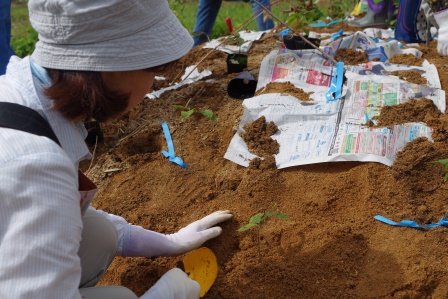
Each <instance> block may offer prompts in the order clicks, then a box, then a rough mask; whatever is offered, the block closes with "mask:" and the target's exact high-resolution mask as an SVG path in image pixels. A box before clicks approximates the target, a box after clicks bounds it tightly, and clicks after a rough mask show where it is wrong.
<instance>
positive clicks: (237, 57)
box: [226, 54, 247, 74]
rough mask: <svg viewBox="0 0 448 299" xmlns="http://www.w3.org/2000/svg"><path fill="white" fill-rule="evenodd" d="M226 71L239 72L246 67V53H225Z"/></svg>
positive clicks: (230, 72)
mask: <svg viewBox="0 0 448 299" xmlns="http://www.w3.org/2000/svg"><path fill="white" fill-rule="evenodd" d="M226 61H227V73H228V74H232V73H241V72H242V71H243V70H244V69H245V68H246V67H247V55H246V54H229V55H227V60H226Z"/></svg>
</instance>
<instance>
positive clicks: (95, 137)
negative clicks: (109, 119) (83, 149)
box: [84, 120, 104, 146]
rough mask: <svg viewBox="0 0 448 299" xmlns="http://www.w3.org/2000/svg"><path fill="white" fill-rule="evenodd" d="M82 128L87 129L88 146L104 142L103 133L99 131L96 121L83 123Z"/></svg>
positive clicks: (99, 127)
mask: <svg viewBox="0 0 448 299" xmlns="http://www.w3.org/2000/svg"><path fill="white" fill-rule="evenodd" d="M84 126H85V127H86V129H87V133H88V135H87V137H86V139H85V141H86V143H87V144H88V145H90V146H93V145H95V144H96V143H100V142H102V141H103V140H104V135H103V131H101V126H100V123H99V122H98V121H96V120H92V121H86V122H84Z"/></svg>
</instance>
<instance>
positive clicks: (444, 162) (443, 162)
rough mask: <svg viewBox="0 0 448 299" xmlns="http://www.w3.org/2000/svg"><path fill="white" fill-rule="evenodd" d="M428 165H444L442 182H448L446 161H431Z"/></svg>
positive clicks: (447, 161) (447, 164) (447, 163)
mask: <svg viewBox="0 0 448 299" xmlns="http://www.w3.org/2000/svg"><path fill="white" fill-rule="evenodd" d="M430 163H433V164H442V165H444V170H445V176H444V178H443V180H444V181H445V182H446V181H447V180H448V159H442V160H438V161H432V162H430Z"/></svg>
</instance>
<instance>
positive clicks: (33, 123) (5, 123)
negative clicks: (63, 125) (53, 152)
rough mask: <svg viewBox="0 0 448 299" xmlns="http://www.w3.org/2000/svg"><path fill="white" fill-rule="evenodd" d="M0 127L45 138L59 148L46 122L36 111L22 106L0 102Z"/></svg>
mask: <svg viewBox="0 0 448 299" xmlns="http://www.w3.org/2000/svg"><path fill="white" fill-rule="evenodd" d="M0 127H3V128H9V129H15V130H19V131H24V132H28V133H31V134H35V135H38V136H45V137H48V138H50V139H51V140H53V141H54V142H56V143H57V144H58V145H59V146H61V144H60V143H59V140H58V138H57V137H56V134H55V133H54V131H53V129H52V128H51V126H50V124H49V123H48V121H46V120H45V119H44V118H43V117H42V116H41V115H40V114H39V113H38V112H37V111H35V110H33V109H31V108H28V107H26V106H23V105H19V104H15V103H7V102H0Z"/></svg>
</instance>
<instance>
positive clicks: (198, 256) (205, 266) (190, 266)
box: [182, 247, 218, 297]
mask: <svg viewBox="0 0 448 299" xmlns="http://www.w3.org/2000/svg"><path fill="white" fill-rule="evenodd" d="M182 262H183V267H184V271H185V273H187V274H188V277H190V278H191V279H193V280H196V281H197V282H198V283H199V285H200V286H201V294H200V296H201V297H203V296H204V295H205V294H206V293H207V292H208V290H209V289H210V288H211V286H212V285H213V283H214V282H215V279H216V276H218V262H217V260H216V256H215V254H214V253H213V251H211V250H210V249H208V248H206V247H201V248H198V249H196V250H193V251H191V252H190V253H188V254H187V255H186V256H185V258H184V259H183V261H182Z"/></svg>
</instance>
